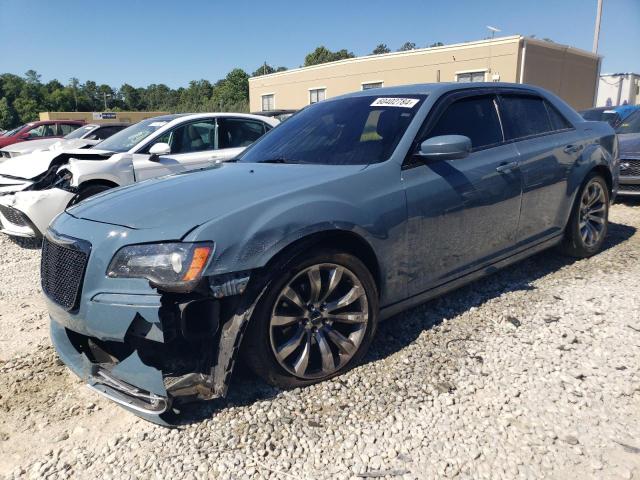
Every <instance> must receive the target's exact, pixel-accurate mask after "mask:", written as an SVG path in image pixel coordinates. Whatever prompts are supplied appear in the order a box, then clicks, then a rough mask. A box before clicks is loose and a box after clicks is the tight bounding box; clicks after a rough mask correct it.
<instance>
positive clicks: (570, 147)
mask: <svg viewBox="0 0 640 480" xmlns="http://www.w3.org/2000/svg"><path fill="white" fill-rule="evenodd" d="M580 150H582V145H567V146H566V147H564V148H563V149H562V151H563V152H564V153H576V152H579V151H580Z"/></svg>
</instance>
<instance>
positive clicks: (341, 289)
mask: <svg viewBox="0 0 640 480" xmlns="http://www.w3.org/2000/svg"><path fill="white" fill-rule="evenodd" d="M368 321H369V306H368V302H367V295H366V293H365V289H364V287H363V286H362V283H361V282H360V280H359V279H358V277H357V276H356V275H355V274H354V273H353V272H352V271H350V270H349V269H347V268H346V267H343V266H341V265H336V264H333V263H322V264H318V265H313V266H311V267H308V268H306V269H304V270H302V271H301V272H300V273H298V274H297V275H296V276H295V277H294V278H293V279H292V280H291V281H290V282H289V283H288V284H287V285H286V286H285V287H284V288H283V289H282V290H281V292H280V294H279V295H278V297H277V299H276V302H275V305H274V307H273V311H272V313H271V319H270V323H269V336H270V340H271V349H272V352H273V353H274V355H275V357H276V360H277V361H278V363H279V364H280V365H281V366H282V367H283V368H284V369H285V370H286V371H287V372H289V373H291V374H292V375H295V376H296V377H299V378H303V379H318V378H322V377H326V376H328V375H331V374H332V373H334V372H336V371H337V370H339V369H340V368H342V367H343V366H345V365H346V364H347V363H348V362H349V360H351V359H352V358H353V356H354V355H355V354H356V352H357V351H358V349H359V348H360V345H361V343H362V341H363V339H364V337H365V332H366V330H367V323H368Z"/></svg>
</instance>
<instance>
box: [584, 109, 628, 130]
mask: <svg viewBox="0 0 640 480" xmlns="http://www.w3.org/2000/svg"><path fill="white" fill-rule="evenodd" d="M580 114H581V115H582V118H584V119H585V120H589V121H594V122H607V123H609V125H611V126H612V127H614V128H615V126H616V125H617V124H618V122H619V121H620V115H618V113H617V112H616V111H615V110H603V109H600V108H596V109H593V110H585V111H584V112H580Z"/></svg>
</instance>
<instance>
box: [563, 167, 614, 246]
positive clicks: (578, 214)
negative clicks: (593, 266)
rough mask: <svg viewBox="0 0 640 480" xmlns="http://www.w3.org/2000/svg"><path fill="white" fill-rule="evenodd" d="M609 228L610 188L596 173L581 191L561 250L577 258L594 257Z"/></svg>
mask: <svg viewBox="0 0 640 480" xmlns="http://www.w3.org/2000/svg"><path fill="white" fill-rule="evenodd" d="M608 228H609V188H608V187H607V182H606V181H605V179H604V178H602V176H601V175H599V174H597V173H592V174H590V175H589V176H588V177H587V179H586V180H585V182H584V184H583V186H582V188H581V189H580V191H579V192H578V197H577V198H576V202H575V205H574V207H573V211H572V212H571V217H570V218H569V223H568V224H567V228H566V231H565V238H564V241H563V243H562V251H563V252H564V253H566V254H567V255H571V256H572V257H577V258H586V257H590V256H592V255H595V254H596V253H598V252H599V251H600V249H601V248H602V244H603V242H604V239H605V237H606V236H607V231H608Z"/></svg>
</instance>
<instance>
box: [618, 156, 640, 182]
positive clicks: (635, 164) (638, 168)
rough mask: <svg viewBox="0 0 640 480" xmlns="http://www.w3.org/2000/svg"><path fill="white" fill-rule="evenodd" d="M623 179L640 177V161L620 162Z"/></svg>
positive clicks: (624, 160) (623, 160)
mask: <svg viewBox="0 0 640 480" xmlns="http://www.w3.org/2000/svg"><path fill="white" fill-rule="evenodd" d="M620 176H621V177H640V160H628V159H624V158H623V159H621V160H620Z"/></svg>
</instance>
